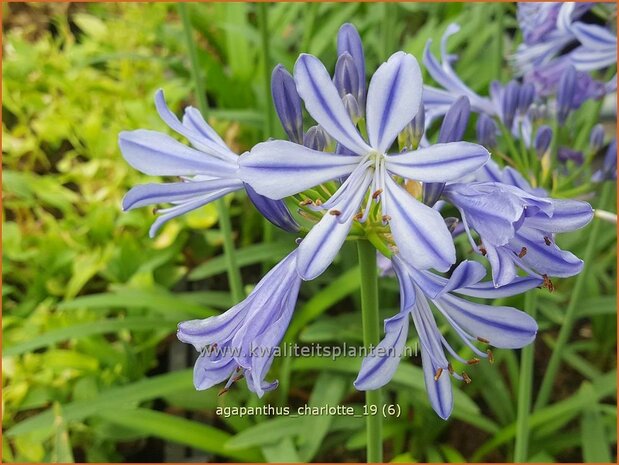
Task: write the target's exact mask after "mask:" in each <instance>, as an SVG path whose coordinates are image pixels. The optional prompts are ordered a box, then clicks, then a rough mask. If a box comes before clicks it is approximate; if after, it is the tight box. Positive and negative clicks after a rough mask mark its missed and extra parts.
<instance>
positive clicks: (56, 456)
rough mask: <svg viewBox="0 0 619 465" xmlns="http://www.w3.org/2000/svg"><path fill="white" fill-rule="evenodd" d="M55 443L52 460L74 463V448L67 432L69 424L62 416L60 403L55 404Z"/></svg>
mask: <svg viewBox="0 0 619 465" xmlns="http://www.w3.org/2000/svg"><path fill="white" fill-rule="evenodd" d="M54 416H55V418H54V444H53V449H52V462H55V463H73V462H75V459H74V458H73V450H72V448H71V442H70V440H69V433H68V432H67V425H66V424H65V422H64V419H63V418H62V410H61V408H60V404H58V403H55V404H54Z"/></svg>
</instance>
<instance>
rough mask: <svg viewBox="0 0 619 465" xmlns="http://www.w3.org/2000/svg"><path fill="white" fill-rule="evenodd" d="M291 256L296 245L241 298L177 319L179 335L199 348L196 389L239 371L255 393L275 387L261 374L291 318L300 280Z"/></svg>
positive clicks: (231, 377) (237, 374)
mask: <svg viewBox="0 0 619 465" xmlns="http://www.w3.org/2000/svg"><path fill="white" fill-rule="evenodd" d="M296 259H297V251H296V250H295V251H294V252H292V253H291V254H290V255H288V256H287V257H286V258H284V259H283V260H282V261H281V262H280V263H279V264H277V265H276V266H275V267H274V268H273V269H272V270H271V271H270V272H269V273H267V274H266V275H265V276H264V278H262V280H261V281H260V282H259V283H258V284H257V285H256V287H255V288H254V290H253V291H252V292H251V294H250V295H249V296H248V297H247V298H246V299H245V300H244V301H242V302H241V303H239V304H237V305H235V306H234V307H232V308H231V309H230V310H228V311H227V312H225V313H223V314H221V315H218V316H214V317H210V318H206V319H204V320H190V321H185V322H183V323H181V324H179V326H178V333H177V336H178V338H179V339H180V340H181V341H182V342H186V343H188V344H192V345H193V346H194V347H195V349H196V350H197V351H198V352H200V356H199V357H198V360H197V361H196V364H195V366H194V384H195V387H196V389H198V390H202V389H208V388H210V387H212V386H214V385H215V384H219V383H221V382H223V381H225V380H228V382H227V383H226V385H225V387H224V390H227V389H228V388H229V387H230V385H231V384H232V383H234V382H235V381H237V380H239V379H241V378H243V377H244V378H245V379H246V380H247V386H248V387H249V389H250V390H251V391H253V392H255V393H256V394H258V396H260V397H262V395H263V394H264V393H265V392H266V391H270V390H272V389H275V388H276V387H277V381H274V382H266V381H265V377H266V374H267V372H268V371H269V368H270V366H271V363H272V362H273V358H274V356H275V350H276V347H277V346H278V345H279V343H280V342H281V340H282V338H283V337H284V333H285V332H286V329H287V328H288V325H289V323H290V318H291V317H292V312H293V310H294V307H295V304H296V301H297V295H298V293H299V287H300V286H301V279H300V278H299V276H298V275H297V273H296V271H295V268H296Z"/></svg>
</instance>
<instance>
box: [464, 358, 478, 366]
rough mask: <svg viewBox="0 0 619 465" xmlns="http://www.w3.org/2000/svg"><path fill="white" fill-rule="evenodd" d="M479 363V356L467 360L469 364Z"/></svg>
mask: <svg viewBox="0 0 619 465" xmlns="http://www.w3.org/2000/svg"><path fill="white" fill-rule="evenodd" d="M478 363H479V359H478V358H477V357H473V358H472V359H470V360H467V361H466V364H467V365H477V364H478Z"/></svg>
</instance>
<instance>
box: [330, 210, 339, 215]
mask: <svg viewBox="0 0 619 465" xmlns="http://www.w3.org/2000/svg"><path fill="white" fill-rule="evenodd" d="M341 214H342V212H341V211H339V210H329V215H333V216H340V215H341Z"/></svg>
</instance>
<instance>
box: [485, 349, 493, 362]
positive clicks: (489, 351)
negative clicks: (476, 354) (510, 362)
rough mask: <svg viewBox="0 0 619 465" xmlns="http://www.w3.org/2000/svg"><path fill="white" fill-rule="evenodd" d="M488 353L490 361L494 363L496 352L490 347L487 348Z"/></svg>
mask: <svg viewBox="0 0 619 465" xmlns="http://www.w3.org/2000/svg"><path fill="white" fill-rule="evenodd" d="M486 353H487V354H488V363H490V364H493V363H494V354H493V353H492V351H491V350H490V349H488V350H486Z"/></svg>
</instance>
